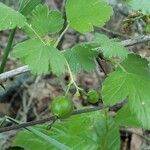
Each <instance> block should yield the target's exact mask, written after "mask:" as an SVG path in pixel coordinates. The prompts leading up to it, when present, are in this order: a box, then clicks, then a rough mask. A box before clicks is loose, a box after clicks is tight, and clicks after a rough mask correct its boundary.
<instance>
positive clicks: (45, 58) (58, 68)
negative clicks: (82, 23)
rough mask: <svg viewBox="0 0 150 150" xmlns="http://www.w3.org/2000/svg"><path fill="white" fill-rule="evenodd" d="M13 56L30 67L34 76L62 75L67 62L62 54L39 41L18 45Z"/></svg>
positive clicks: (29, 41)
mask: <svg viewBox="0 0 150 150" xmlns="http://www.w3.org/2000/svg"><path fill="white" fill-rule="evenodd" d="M13 55H14V56H15V57H17V58H20V59H21V61H22V62H23V63H25V64H27V65H29V68H30V69H31V72H32V73H33V74H46V73H48V72H50V71H52V73H54V74H56V75H61V74H62V73H64V71H65V64H66V60H65V57H64V56H63V55H62V54H61V52H59V51H58V50H57V49H56V48H54V47H52V46H50V45H46V44H44V43H42V42H41V41H40V40H38V39H31V40H27V41H25V42H22V43H20V44H18V45H17V46H16V47H15V48H14V52H13Z"/></svg>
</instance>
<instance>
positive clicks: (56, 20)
mask: <svg viewBox="0 0 150 150" xmlns="http://www.w3.org/2000/svg"><path fill="white" fill-rule="evenodd" d="M28 24H29V25H30V26H31V27H32V29H31V28H29V27H25V28H24V31H25V32H26V33H27V34H28V35H29V36H31V37H35V36H36V35H35V33H36V34H38V35H39V36H45V35H47V34H48V33H57V32H59V31H60V30H61V29H62V28H63V25H64V19H63V18H62V14H61V13H60V12H59V11H56V10H54V11H49V9H48V6H47V5H42V4H40V5H38V6H37V7H36V8H35V9H34V10H33V12H32V14H31V17H30V19H28Z"/></svg>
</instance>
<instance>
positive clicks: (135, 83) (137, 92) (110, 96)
mask: <svg viewBox="0 0 150 150" xmlns="http://www.w3.org/2000/svg"><path fill="white" fill-rule="evenodd" d="M120 66H121V68H118V70H116V71H115V72H113V73H111V74H109V76H108V78H107V79H106V80H105V82H104V84H103V89H102V99H103V101H104V103H105V104H106V105H114V104H115V103H117V102H121V101H123V100H124V99H125V98H127V97H128V104H129V107H130V110H131V112H132V113H134V114H136V117H137V119H138V121H139V122H140V123H141V124H142V127H143V128H150V117H149V114H150V109H149V107H150V92H149V90H150V72H149V70H148V69H149V67H148V61H146V60H145V59H143V58H140V56H137V55H134V54H130V55H129V56H128V58H127V59H125V60H124V61H123V62H122V63H121V65H120Z"/></svg>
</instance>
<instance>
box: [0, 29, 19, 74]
mask: <svg viewBox="0 0 150 150" xmlns="http://www.w3.org/2000/svg"><path fill="white" fill-rule="evenodd" d="M15 33H16V28H14V29H13V30H12V31H11V33H10V36H9V39H8V43H7V46H6V48H5V50H4V56H3V57H2V63H1V66H0V73H3V71H4V69H5V65H6V62H7V59H8V55H9V53H10V50H11V48H12V43H13V39H14V36H15Z"/></svg>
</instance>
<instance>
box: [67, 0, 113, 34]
mask: <svg viewBox="0 0 150 150" xmlns="http://www.w3.org/2000/svg"><path fill="white" fill-rule="evenodd" d="M104 12H105V13H104ZM112 14H113V10H112V8H111V7H110V6H109V5H108V4H107V2H106V1H105V0H67V2H66V15H67V19H68V22H69V24H70V26H71V27H72V28H74V29H75V30H77V31H79V32H81V33H85V32H91V31H93V26H97V27H102V26H104V25H105V23H106V22H107V21H108V20H109V19H110V17H111V16H112Z"/></svg>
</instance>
